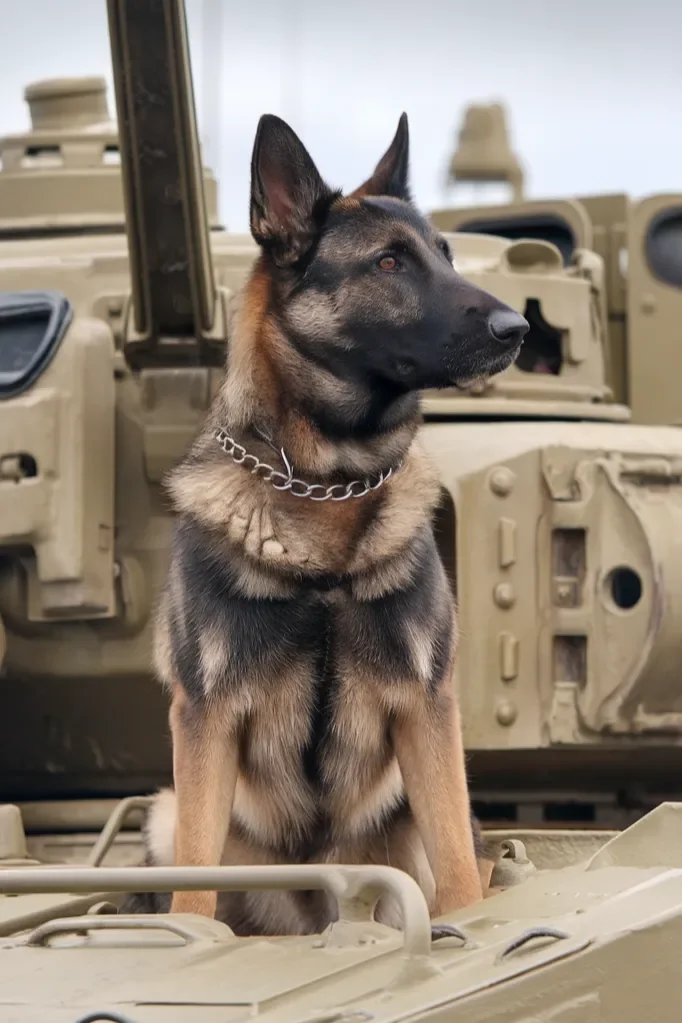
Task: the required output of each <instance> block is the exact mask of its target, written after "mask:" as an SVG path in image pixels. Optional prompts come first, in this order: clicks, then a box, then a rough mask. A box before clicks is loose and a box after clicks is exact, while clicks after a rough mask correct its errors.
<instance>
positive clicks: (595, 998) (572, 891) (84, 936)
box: [0, 804, 682, 1023]
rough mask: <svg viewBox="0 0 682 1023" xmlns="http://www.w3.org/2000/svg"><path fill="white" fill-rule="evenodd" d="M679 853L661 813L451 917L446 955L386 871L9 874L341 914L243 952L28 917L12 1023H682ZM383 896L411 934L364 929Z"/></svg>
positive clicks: (180, 932)
mask: <svg viewBox="0 0 682 1023" xmlns="http://www.w3.org/2000/svg"><path fill="white" fill-rule="evenodd" d="M680 849H682V805H680V804H677V805H674V804H664V805H662V806H661V807H659V808H658V809H657V810H656V811H654V812H653V813H651V814H649V815H648V816H647V817H646V818H644V819H643V820H641V821H640V822H638V823H637V824H636V825H634V826H633V827H631V828H630V829H628V830H627V831H626V832H624V833H622V834H619V835H617V836H614V837H612V838H611V840H610V841H608V842H607V843H606V844H604V845H602V848H601V849H600V850H599V851H597V852H596V854H593V855H591V856H589V857H587V858H586V859H584V860H583V861H582V862H575V863H573V864H572V865H570V866H566V867H563V868H562V869H557V870H540V871H537V872H535V873H532V874H530V875H529V876H528V878H527V880H524V881H522V882H521V883H516V884H514V885H513V886H512V887H510V888H508V889H507V890H505V891H502V892H500V893H499V894H497V895H494V896H492V897H491V898H488V899H486V900H484V902H483V903H480V904H478V905H477V906H475V907H472V908H471V909H469V910H462V911H460V912H459V913H456V914H452V915H451V916H449V917H448V918H447V921H444V922H447V923H448V924H449V925H450V926H451V929H452V936H451V937H446V938H442V939H440V940H437V941H432V940H431V937H430V927H429V921H428V912H427V911H426V905H425V903H424V902H423V897H422V896H421V893H420V892H419V890H418V889H416V888H415V886H414V882H412V881H411V880H410V879H409V878H407V877H406V876H405V875H402V874H401V873H400V872H399V871H394V870H391V868H380V869H378V870H377V869H374V868H354V869H348V868H333V867H328V866H327V867H325V866H319V867H309V868H301V869H299V868H291V867H288V868H278V867H270V868H259V869H254V870H250V869H249V868H243V869H240V868H224V867H223V868H217V869H216V870H212V871H210V874H211V876H210V878H208V877H207V876H204V875H205V873H206V872H205V871H204V870H203V869H202V870H199V869H198V868H194V869H192V870H190V869H186V870H184V871H182V870H171V873H172V874H173V877H172V878H171V877H170V876H168V868H142V871H140V870H139V869H138V870H136V869H122V870H121V869H119V870H111V869H106V868H88V869H85V870H73V869H69V870H55V869H54V868H53V869H44V868H34V869H28V870H26V869H23V870H21V869H11V870H6V871H1V872H0V892H5V893H7V892H10V891H13V892H26V891H32V892H34V893H38V892H53V893H54V892H57V891H59V890H63V889H64V888H69V890H70V891H72V892H76V893H80V894H82V895H85V892H86V891H87V889H88V888H92V887H93V885H94V884H95V878H97V879H98V880H99V881H100V883H101V886H102V887H103V888H109V889H110V890H111V892H112V893H113V892H114V891H116V890H121V889H123V888H125V887H128V888H131V887H135V886H136V885H140V884H144V885H146V887H147V888H149V887H150V886H154V887H156V886H158V885H162V884H166V885H168V884H169V883H172V884H173V886H174V887H177V886H178V885H180V886H183V887H198V886H200V885H202V884H204V885H205V884H209V883H210V884H211V885H213V884H216V885H217V886H218V887H231V886H238V887H247V888H248V887H259V886H262V885H266V886H275V887H276V886H290V885H294V886H296V887H298V886H300V885H305V886H312V887H317V886H320V885H322V886H325V887H330V890H332V891H335V892H336V893H337V894H339V895H340V896H341V907H342V919H341V920H340V921H339V922H338V923H337V924H335V925H333V926H332V927H331V928H330V929H329V930H327V931H326V932H325V933H324V934H322V935H319V936H311V937H305V938H277V939H261V938H254V939H239V938H235V937H234V936H233V935H232V933H231V932H230V931H229V929H228V928H227V927H225V926H224V925H223V924H220V923H217V922H215V921H207V920H205V919H201V918H198V917H184V916H163V915H161V916H156V917H121V916H118V915H115V914H114V915H112V913H111V911H110V909H111V907H109V911H107V907H106V906H103V905H101V900H100V905H95V906H94V907H93V912H91V913H90V914H89V915H87V916H82V915H81V916H77V915H75V916H73V917H71V918H64V917H63V916H61V915H60V916H59V918H54V919H49V920H47V921H46V922H44V923H42V924H40V925H35V924H27V923H26V920H25V918H24V917H22V916H21V914H20V913H18V914H17V918H16V927H15V928H14V930H13V931H12V930H11V927H9V928H8V929H6V930H5V931H4V935H5V936H4V937H3V939H2V941H0V1013H1V1018H2V1019H3V1023H5V1021H6V1023H29V1021H31V1023H37V1021H38V1020H40V1023H67V1021H68V1023H75V1021H76V1020H78V1019H81V1018H84V1017H86V1016H87V1015H88V1014H89V1013H95V1012H96V1011H99V1012H102V1013H103V1012H105V1011H109V1012H113V1013H118V1014H119V1016H120V1015H122V1016H123V1017H124V1018H125V1019H126V1020H130V1021H132V1023H161V1021H163V1023H176V1021H177V1023H179V1021H183V1023H185V1021H186V1023H194V1021H197V1023H203V1021H206V1023H214V1021H215V1023H217V1021H225V1020H247V1019H253V1018H258V1019H264V1020H277V1021H278V1023H280V1021H281V1023H305V1021H307V1023H312V1021H316V1023H323V1021H325V1023H340V1021H342V1020H348V1021H351V1020H378V1021H385V1023H389V1021H390V1023H397V1021H412V1020H428V1021H434V1023H435V1021H445V1020H450V1019H453V1020H454V1019H459V1018H460V1017H461V1016H462V1015H463V1016H464V1017H465V1018H466V1019H467V1020H472V1021H474V1023H475V1021H484V1020H485V1021H496V1023H497V1021H499V1023H502V1021H509V1023H528V1021H529V1020H535V1019H543V1020H544V1019H547V1020H552V1021H555V1020H556V1021H560V1023H578V1021H580V1023H583V1021H588V1023H590V1021H595V1023H597V1021H599V1023H616V1021H625V1023H629V1021H631V1023H635V1021H639V1020H640V1019H642V1018H643V1017H644V1015H645V1013H646V1012H647V1006H648V1007H649V1010H648V1011H649V1012H651V1011H653V1006H654V1002H655V1015H656V1019H657V1020H661V1021H664V1023H668V1021H670V1023H673V1021H676V1020H677V1019H679V1008H680V1002H679V985H678V974H679V969H678V959H679V957H678V954H677V950H678V948H679V940H680V938H681V937H682V856H681V854H680ZM162 875H163V876H162ZM152 878H154V880H153V881H152V880H151V879H152ZM384 885H388V886H389V887H390V889H391V890H392V891H394V892H395V893H396V895H398V896H399V897H400V898H401V899H402V904H403V906H404V912H405V916H404V928H405V930H404V933H402V934H401V933H400V932H397V931H393V930H391V929H390V928H387V927H384V926H383V925H378V924H376V923H374V922H373V921H372V919H371V910H372V905H373V903H374V901H375V900H376V898H377V896H378V894H379V892H380V889H381V888H382V886H384ZM46 897H47V896H46V895H40V894H33V895H32V896H28V895H16V896H15V898H14V899H13V900H12V899H8V898H7V895H5V896H4V900H5V901H9V902H12V901H13V902H14V903H15V904H17V903H20V902H21V900H23V899H27V898H34V899H45V898H46ZM111 897H112V898H115V896H114V895H112V896H111ZM2 899H3V897H2V896H1V895H0V905H1V904H2V901H1V900H2ZM61 909H63V907H60V912H61ZM652 999H653V1001H652ZM94 1018H97V1016H96V1015H95V1017H94ZM103 1018H106V1016H104V1017H103Z"/></svg>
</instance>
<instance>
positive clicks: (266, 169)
mask: <svg viewBox="0 0 682 1023" xmlns="http://www.w3.org/2000/svg"><path fill="white" fill-rule="evenodd" d="M336 195H338V193H337V192H334V191H333V190H332V189H331V188H329V186H328V185H326V184H325V183H324V181H323V180H322V178H321V177H320V175H319V173H318V170H317V167H316V166H315V164H314V163H313V161H312V159H311V158H310V155H309V153H308V151H307V150H306V148H305V146H304V145H303V143H302V142H301V140H300V139H299V138H298V136H297V135H296V134H295V132H293V131H292V130H291V128H290V127H289V125H288V124H286V123H285V122H284V121H282V120H281V118H279V117H275V116H274V114H264V115H263V116H262V117H261V119H260V121H259V122H258V130H257V132H256V141H255V142H254V145H253V156H252V159H251V234H252V235H253V237H254V238H255V240H256V241H257V242H258V244H259V245H261V246H262V247H263V248H265V249H268V250H269V251H270V252H271V253H272V255H273V258H274V259H275V262H277V263H278V264H279V265H280V266H287V265H291V264H292V263H295V262H296V261H297V260H298V259H300V258H301V257H302V256H303V255H305V253H306V252H307V251H308V249H309V248H310V246H311V245H312V243H313V241H314V239H315V235H316V234H317V232H318V231H319V228H320V225H321V221H322V218H323V217H324V214H325V212H326V211H327V209H328V208H329V205H330V204H331V202H332V200H333V199H334V198H335V197H336Z"/></svg>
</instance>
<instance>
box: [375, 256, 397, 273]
mask: <svg viewBox="0 0 682 1023" xmlns="http://www.w3.org/2000/svg"><path fill="white" fill-rule="evenodd" d="M379 267H380V268H381V269H382V270H397V269H398V260H397V259H395V258H394V257H393V256H382V257H381V259H380V260H379Z"/></svg>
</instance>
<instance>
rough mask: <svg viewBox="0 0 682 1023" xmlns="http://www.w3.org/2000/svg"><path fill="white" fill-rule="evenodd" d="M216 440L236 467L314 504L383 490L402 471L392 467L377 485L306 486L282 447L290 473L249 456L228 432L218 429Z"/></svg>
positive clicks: (381, 476) (310, 484)
mask: <svg viewBox="0 0 682 1023" xmlns="http://www.w3.org/2000/svg"><path fill="white" fill-rule="evenodd" d="M215 439H216V440H217V441H218V444H219V445H220V447H221V448H222V449H223V451H224V452H225V454H226V455H229V457H230V458H231V459H232V461H233V462H235V464H236V465H245V466H247V467H250V468H251V472H252V473H260V474H261V478H262V479H264V480H265V481H266V482H267V483H272V485H273V487H274V488H275V490H288V491H289V493H291V494H293V496H294V497H309V498H310V500H311V501H347V500H348V498H349V497H364V496H365V495H366V494H369V493H371V492H372V491H373V490H378V489H379V487H382V486H383V485H384V483H386V482H387V481H388V480H390V478H391V476H392V475H393V473H394V471H397V470H398V469H399V468H400V464H399V465H397V466H396V467H395V469H394V468H390V469H389V470H388V472H386V473H384V472H381V473H380V474H379V478H378V480H377V481H376V483H370V481H369V479H364V480H352V481H351V482H350V483H334V484H332V486H330V487H325V486H324V484H322V483H306V482H305V481H304V480H299V479H296V477H295V476H294V471H293V468H292V466H291V464H290V462H289V459H288V458H287V456H286V455H285V454H284V449H283V448H280V455H281V456H282V461H283V462H284V464H285V466H286V468H287V471H286V472H279V471H278V470H277V469H273V468H272V466H271V465H268V464H267V463H266V462H261V461H259V459H258V458H256V456H255V455H249V454H247V452H246V448H244V447H243V446H242V445H241V444H238V443H237V442H236V440H234V438H233V437H230V436H229V434H227V433H226V432H225V430H217V431H216V434H215Z"/></svg>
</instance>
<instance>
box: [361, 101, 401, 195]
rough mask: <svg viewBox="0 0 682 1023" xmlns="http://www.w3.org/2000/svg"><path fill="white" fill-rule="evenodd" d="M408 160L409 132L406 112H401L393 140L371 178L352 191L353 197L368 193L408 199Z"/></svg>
mask: <svg viewBox="0 0 682 1023" xmlns="http://www.w3.org/2000/svg"><path fill="white" fill-rule="evenodd" d="M409 162H410V133H409V129H408V127H407V114H401V116H400V120H399V121H398V130H397V131H396V133H395V135H394V137H393V141H392V142H391V144H390V146H389V147H388V149H387V150H386V152H385V153H384V155H383V156H382V157H381V159H380V160H379V163H378V164H377V165H376V167H375V169H374V173H373V174H372V176H371V178H368V179H367V181H365V183H364V185H360V187H359V188H356V189H355V191H354V192H352V193H351V194H352V196H353V198H354V199H362V198H363V196H369V195H390V196H392V197H393V198H394V199H404V200H405V202H409V201H410V189H409V184H408V177H409Z"/></svg>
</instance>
